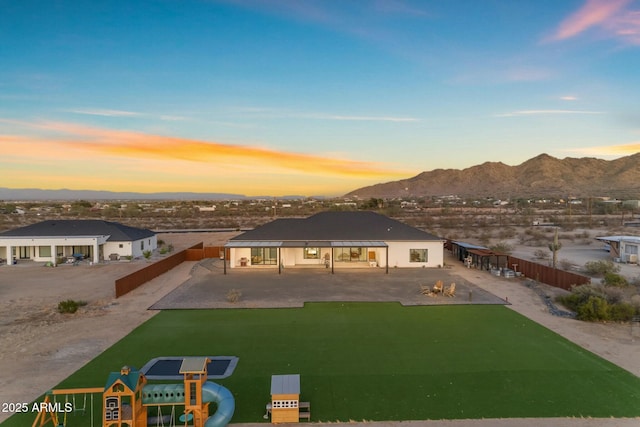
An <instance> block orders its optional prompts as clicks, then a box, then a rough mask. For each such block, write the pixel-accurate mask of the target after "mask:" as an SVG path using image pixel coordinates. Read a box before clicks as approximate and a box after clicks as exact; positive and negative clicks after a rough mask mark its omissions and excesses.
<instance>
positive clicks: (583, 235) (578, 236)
mask: <svg viewBox="0 0 640 427" xmlns="http://www.w3.org/2000/svg"><path fill="white" fill-rule="evenodd" d="M575 237H576V239H590V238H591V234H589V232H588V231H587V230H583V231H582V232H581V233H576V234H575ZM589 242H591V240H589Z"/></svg>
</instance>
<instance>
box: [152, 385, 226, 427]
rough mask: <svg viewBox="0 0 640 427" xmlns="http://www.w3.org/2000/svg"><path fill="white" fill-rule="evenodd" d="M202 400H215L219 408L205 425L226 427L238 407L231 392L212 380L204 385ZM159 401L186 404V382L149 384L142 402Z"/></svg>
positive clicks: (154, 402) (206, 426) (153, 402)
mask: <svg viewBox="0 0 640 427" xmlns="http://www.w3.org/2000/svg"><path fill="white" fill-rule="evenodd" d="M202 401H203V402H215V403H216V404H217V405H218V410H217V411H216V412H215V413H214V414H213V415H211V416H210V417H209V418H207V421H205V422H204V426H205V427H225V426H226V425H227V424H229V421H231V417H233V413H234V411H235V409H236V401H235V400H234V398H233V395H232V394H231V392H230V391H229V390H228V389H226V388H224V387H222V386H221V385H220V384H216V383H214V382H211V381H206V382H205V383H204V385H203V386H202ZM157 403H164V404H166V403H175V404H184V384H147V385H145V386H144V388H143V389H142V404H143V405H147V406H151V405H154V404H157Z"/></svg>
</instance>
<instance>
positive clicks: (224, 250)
mask: <svg viewBox="0 0 640 427" xmlns="http://www.w3.org/2000/svg"><path fill="white" fill-rule="evenodd" d="M222 270H223V271H224V274H227V248H222Z"/></svg>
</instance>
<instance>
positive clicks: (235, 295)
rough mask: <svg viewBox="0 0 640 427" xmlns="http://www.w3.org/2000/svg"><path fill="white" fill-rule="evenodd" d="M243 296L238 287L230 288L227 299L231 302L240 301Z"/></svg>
mask: <svg viewBox="0 0 640 427" xmlns="http://www.w3.org/2000/svg"><path fill="white" fill-rule="evenodd" d="M241 297H242V292H240V291H239V290H237V289H229V291H228V292H227V301H229V302H232V303H234V302H238V301H240V298H241Z"/></svg>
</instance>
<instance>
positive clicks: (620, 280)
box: [602, 273, 629, 288]
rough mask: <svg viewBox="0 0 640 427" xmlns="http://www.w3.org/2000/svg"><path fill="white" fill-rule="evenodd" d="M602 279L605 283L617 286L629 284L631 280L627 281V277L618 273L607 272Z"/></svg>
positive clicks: (622, 286) (621, 286)
mask: <svg viewBox="0 0 640 427" xmlns="http://www.w3.org/2000/svg"><path fill="white" fill-rule="evenodd" d="M602 280H603V282H604V284H605V285H607V286H616V287H618V288H624V287H626V286H627V285H628V284H629V282H627V279H625V278H624V277H623V276H621V275H619V274H617V273H605V274H604V279H602Z"/></svg>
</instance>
